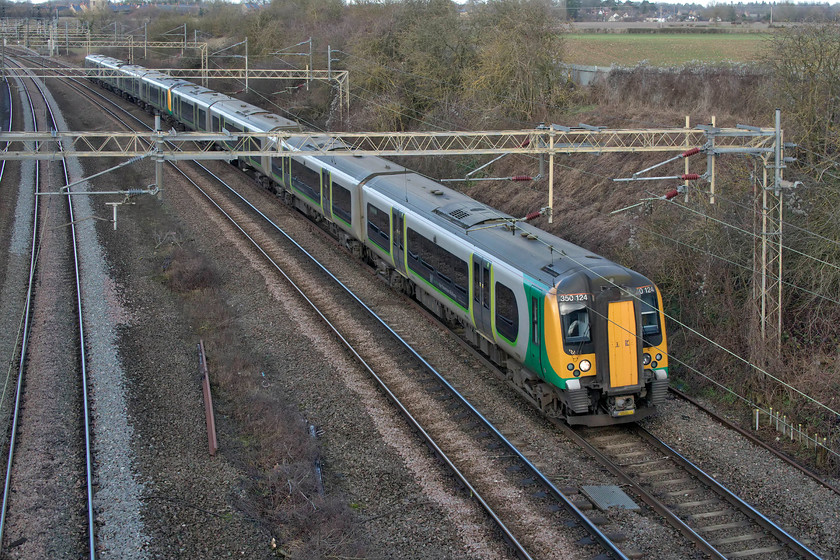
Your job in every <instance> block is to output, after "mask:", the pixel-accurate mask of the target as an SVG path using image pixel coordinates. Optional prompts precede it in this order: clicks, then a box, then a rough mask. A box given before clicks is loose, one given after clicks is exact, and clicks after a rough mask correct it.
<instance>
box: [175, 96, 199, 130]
mask: <svg viewBox="0 0 840 560" xmlns="http://www.w3.org/2000/svg"><path fill="white" fill-rule="evenodd" d="M178 103H179V105H180V107H181V117H182V118H183V119H184V121H185V122H186V123H187V124H193V125H194V124H195V106H194V105H193V104H192V103H187V102H185V101H184V100H183V99H179V100H178Z"/></svg>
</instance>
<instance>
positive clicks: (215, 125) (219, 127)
mask: <svg viewBox="0 0 840 560" xmlns="http://www.w3.org/2000/svg"><path fill="white" fill-rule="evenodd" d="M212 120H213V130H212V131H211V132H221V131H222V124H221V121H220V120H219V117H217V116H216V115H213V119H212Z"/></svg>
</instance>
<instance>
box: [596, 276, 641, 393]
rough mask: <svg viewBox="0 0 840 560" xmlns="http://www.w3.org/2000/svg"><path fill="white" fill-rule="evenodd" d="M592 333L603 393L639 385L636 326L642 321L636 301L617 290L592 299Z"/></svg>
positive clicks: (638, 352)
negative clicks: (593, 326)
mask: <svg viewBox="0 0 840 560" xmlns="http://www.w3.org/2000/svg"><path fill="white" fill-rule="evenodd" d="M595 311H596V317H595V333H596V339H597V340H598V341H602V342H600V343H598V344H597V345H596V349H595V353H596V360H597V364H598V380H599V381H600V382H601V383H602V384H603V385H604V387H605V390H606V393H607V394H609V393H619V394H621V393H622V392H624V391H626V390H628V389H629V388H631V387H634V386H636V387H637V386H638V385H639V370H640V368H641V366H642V352H641V345H640V344H639V343H638V336H639V334H638V328H637V325H638V324H639V322H640V321H641V316H640V314H639V311H638V310H637V309H636V305H635V301H634V300H632V299H628V298H627V297H626V296H624V295H623V294H622V291H621V290H620V289H619V288H615V287H614V288H610V289H607V290H603V291H602V292H601V293H600V294H598V295H597V296H596V297H595Z"/></svg>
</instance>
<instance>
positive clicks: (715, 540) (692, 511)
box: [557, 423, 819, 559]
mask: <svg viewBox="0 0 840 560" xmlns="http://www.w3.org/2000/svg"><path fill="white" fill-rule="evenodd" d="M557 426H558V428H560V429H563V430H564V431H565V432H566V433H567V435H569V437H571V438H573V439H574V440H575V441H576V442H577V443H578V444H579V445H581V447H583V448H584V449H585V450H586V451H587V452H588V453H590V454H591V455H592V456H593V457H595V458H596V459H597V460H598V461H599V462H600V463H601V464H602V465H604V466H605V467H606V468H608V469H609V470H610V471H611V472H612V473H613V474H615V475H616V476H618V477H620V478H621V480H622V481H623V483H624V484H627V485H630V486H631V487H632V488H633V492H634V493H635V494H636V495H638V496H639V497H640V498H641V499H642V500H643V501H644V502H645V503H647V504H648V505H649V506H650V507H651V508H653V509H654V510H655V511H657V512H658V513H659V514H660V515H662V516H663V517H664V518H665V519H666V520H668V522H669V523H670V524H672V525H673V526H674V527H675V528H678V530H680V532H681V533H682V534H683V535H685V536H686V538H688V539H690V540H691V541H692V542H694V544H695V545H696V546H698V547H699V548H700V549H701V550H703V551H704V552H705V553H706V554H708V555H709V556H711V557H712V558H767V559H774V558H779V559H781V558H819V556H818V555H817V554H816V553H815V552H813V551H812V550H811V549H810V548H808V546H807V545H806V544H804V543H802V542H800V541H798V540H797V539H796V538H795V537H793V536H792V535H790V534H789V533H788V532H787V531H785V530H784V529H783V528H782V527H780V526H779V525H777V524H776V523H774V522H772V521H771V520H770V519H768V518H767V517H765V516H764V515H762V514H761V513H760V512H759V511H757V510H756V509H755V508H754V507H753V506H751V505H750V504H749V503H747V502H746V501H744V500H743V499H741V498H739V497H738V496H737V495H736V494H735V493H733V492H731V491H730V490H729V489H728V488H726V487H725V486H723V485H722V484H720V483H719V482H717V481H716V480H715V478H714V477H713V476H712V475H710V474H708V473H706V472H704V471H703V470H702V469H700V468H699V467H697V466H696V465H694V464H693V463H692V462H691V461H689V460H688V459H686V458H685V457H683V456H682V455H680V454H679V453H678V452H676V451H675V450H674V449H672V448H671V447H670V446H668V444H666V443H665V442H663V441H662V440H660V439H658V438H657V437H656V436H654V435H653V434H651V433H650V432H648V431H647V430H645V429H644V428H642V427H641V426H638V425H630V426H628V427H626V428H622V427H613V428H609V429H602V430H580V431H575V430H571V429H567V427H565V426H564V425H562V424H560V423H557Z"/></svg>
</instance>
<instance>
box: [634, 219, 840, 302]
mask: <svg viewBox="0 0 840 560" xmlns="http://www.w3.org/2000/svg"><path fill="white" fill-rule="evenodd" d="M637 227H638V229H639V230H641V231H644V232H647V233H650V234H652V235H656V236H657V237H661V238H662V239H664V240H666V241H670V242H672V243H675V244H677V245H682V246H683V247H686V248H687V249H691V250H693V251H697V252H698V253H704V254H706V255H709V256H710V257H714V258H716V259H718V260H721V261H723V262H725V263H727V264H731V265H732V266H736V267H738V268H741V269H744V270H747V271H749V272H753V271H754V269H753V268H752V267H748V266H747V265H744V264H741V263H739V262H736V261H733V260H731V259H728V258H726V257H723V256H721V255H718V254H716V253H712V252H711V251H709V250H708V249H703V248H701V247H697V246H695V245H691V244H690V243H686V242H684V241H680V240H678V239H675V238H674V237H673V236H668V235H664V234H662V233H659V232H658V231H653V230H651V229H648V228H646V227H644V226H637ZM767 277H768V278H770V279H772V280H774V281H778V282H781V283H782V284H783V285H785V286H788V287H790V288H793V289H795V290H798V291H801V292H805V293H806V294H809V295H812V296H814V297H817V298H820V299H824V300H826V301H828V302H830V303H836V304H838V305H840V299H834V298H832V297H830V296H827V295H825V294H820V293H818V292H815V291H813V290H810V289H808V288H805V287H802V286H799V285H797V284H793V283H792V282H788V281H786V280H782V279H781V278H779V277H778V276H776V275H775V274H768V275H767Z"/></svg>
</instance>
